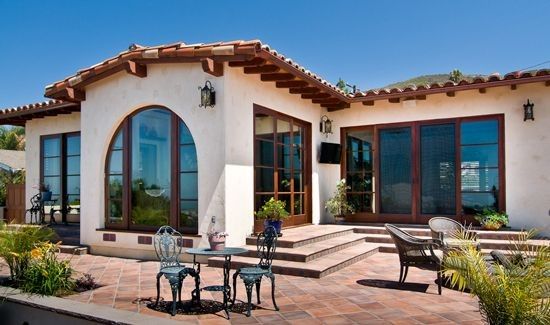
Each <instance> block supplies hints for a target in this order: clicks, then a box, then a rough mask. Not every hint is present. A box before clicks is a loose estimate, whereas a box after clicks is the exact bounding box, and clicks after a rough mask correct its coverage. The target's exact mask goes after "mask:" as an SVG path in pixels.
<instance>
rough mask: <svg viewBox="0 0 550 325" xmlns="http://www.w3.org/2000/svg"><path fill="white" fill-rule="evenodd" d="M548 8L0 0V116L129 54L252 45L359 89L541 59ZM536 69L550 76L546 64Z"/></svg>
mask: <svg viewBox="0 0 550 325" xmlns="http://www.w3.org/2000/svg"><path fill="white" fill-rule="evenodd" d="M549 13H550V1H545V0H541V1H508V0H500V1H485V0H463V1H441V0H438V1H412V0H408V1H368V2H367V1H321V0H317V1H298V0H294V1H285V0H277V1H259V0H258V1H237V0H233V1H216V0H209V1H197V0H194V1H183V0H180V1H160V0H159V1H140V0H134V1H123V0H120V1H107V0H94V1H78V0H67V1H61V0H59V1H57V0H51V1H44V0H42V1H25V0H19V1H10V0H0V108H5V107H11V106H17V105H23V104H26V103H31V102H35V101H41V100H43V90H44V86H45V85H46V84H49V83H51V82H54V81H57V80H60V79H63V78H64V77H66V76H69V75H71V74H73V73H74V72H76V71H77V70H78V69H81V68H84V67H88V66H90V65H93V64H95V63H97V62H99V61H102V60H103V59H105V58H108V57H110V56H112V55H114V54H116V53H118V52H120V51H122V50H124V49H126V48H127V47H128V45H129V44H131V43H139V44H143V45H158V44H164V43H172V42H176V41H184V42H186V43H196V42H211V41H225V40H234V39H257V38H258V39H261V40H262V41H263V42H264V43H268V44H270V45H271V46H272V47H274V48H275V49H277V50H278V51H279V52H281V53H284V54H285V55H286V56H288V57H291V58H293V59H294V60H296V61H298V62H299V63H300V64H302V65H304V66H306V67H307V68H308V69H310V70H312V71H314V72H315V73H317V74H319V75H321V76H323V77H324V78H325V79H327V80H329V81H331V82H336V81H337V80H338V78H339V77H341V78H343V79H345V80H346V81H348V83H352V84H356V85H357V86H358V87H359V88H360V89H369V88H376V87H381V86H384V85H386V84H389V83H392V82H395V81H400V80H404V79H408V78H411V77H414V76H417V75H421V74H431V73H448V72H449V71H451V70H452V69H454V68H458V69H460V70H461V71H463V72H464V73H481V74H489V73H493V72H501V73H505V72H510V71H514V70H519V69H523V68H526V67H529V66H532V65H535V64H538V63H541V62H545V61H549V60H550V42H549V39H550V38H549V34H548V32H549V31H550V19H548V14H549ZM541 67H550V63H546V64H545V65H543V66H541Z"/></svg>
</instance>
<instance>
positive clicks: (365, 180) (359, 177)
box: [346, 173, 372, 192]
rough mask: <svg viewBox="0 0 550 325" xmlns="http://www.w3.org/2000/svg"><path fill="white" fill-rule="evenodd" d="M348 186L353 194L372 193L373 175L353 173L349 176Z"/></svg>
mask: <svg viewBox="0 0 550 325" xmlns="http://www.w3.org/2000/svg"><path fill="white" fill-rule="evenodd" d="M346 182H347V185H348V186H350V187H351V192H372V174H370V173H367V174H363V173H353V174H348V177H347V180H346Z"/></svg>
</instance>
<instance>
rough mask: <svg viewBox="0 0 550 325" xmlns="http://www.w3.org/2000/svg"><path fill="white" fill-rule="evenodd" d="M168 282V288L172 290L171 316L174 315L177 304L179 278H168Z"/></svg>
mask: <svg viewBox="0 0 550 325" xmlns="http://www.w3.org/2000/svg"><path fill="white" fill-rule="evenodd" d="M168 281H169V282H170V288H171V289H172V316H174V315H176V306H177V304H178V300H177V298H178V291H179V284H180V277H179V276H178V277H170V278H169V279H168Z"/></svg>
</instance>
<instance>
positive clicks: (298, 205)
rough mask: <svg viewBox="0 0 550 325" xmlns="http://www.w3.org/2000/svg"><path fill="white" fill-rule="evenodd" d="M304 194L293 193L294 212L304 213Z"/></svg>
mask: <svg viewBox="0 0 550 325" xmlns="http://www.w3.org/2000/svg"><path fill="white" fill-rule="evenodd" d="M303 203H304V195H302V194H295V195H294V214H295V215H296V214H304V204H303Z"/></svg>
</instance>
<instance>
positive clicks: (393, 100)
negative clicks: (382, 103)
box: [388, 98, 401, 104]
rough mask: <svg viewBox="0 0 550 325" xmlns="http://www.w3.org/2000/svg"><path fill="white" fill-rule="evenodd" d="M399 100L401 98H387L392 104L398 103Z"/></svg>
mask: <svg viewBox="0 0 550 325" xmlns="http://www.w3.org/2000/svg"><path fill="white" fill-rule="evenodd" d="M400 101H401V98H389V99H388V102H390V103H392V104H398V103H399V102H400Z"/></svg>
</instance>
